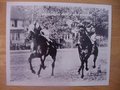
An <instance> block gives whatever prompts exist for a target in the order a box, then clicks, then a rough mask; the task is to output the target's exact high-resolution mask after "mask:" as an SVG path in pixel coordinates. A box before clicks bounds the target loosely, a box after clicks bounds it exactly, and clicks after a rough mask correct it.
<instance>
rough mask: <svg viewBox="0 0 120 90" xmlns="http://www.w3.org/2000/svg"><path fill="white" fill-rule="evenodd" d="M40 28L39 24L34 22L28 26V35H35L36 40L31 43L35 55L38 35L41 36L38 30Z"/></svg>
mask: <svg viewBox="0 0 120 90" xmlns="http://www.w3.org/2000/svg"><path fill="white" fill-rule="evenodd" d="M39 28H40V26H39V23H38V22H35V21H34V22H33V23H31V24H30V25H29V26H28V33H30V32H32V33H34V34H35V36H36V38H35V39H34V40H32V41H31V46H30V47H31V52H32V53H35V52H37V35H38V34H39V33H38V32H40V31H38V29H39Z"/></svg>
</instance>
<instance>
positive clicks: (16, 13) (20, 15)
mask: <svg viewBox="0 0 120 90" xmlns="http://www.w3.org/2000/svg"><path fill="white" fill-rule="evenodd" d="M11 19H18V20H24V11H23V10H22V8H21V7H18V6H13V7H12V8H11Z"/></svg>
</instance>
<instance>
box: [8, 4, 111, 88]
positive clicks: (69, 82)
mask: <svg viewBox="0 0 120 90" xmlns="http://www.w3.org/2000/svg"><path fill="white" fill-rule="evenodd" d="M6 11H7V12H6V13H7V14H6V74H7V75H6V82H7V85H13V86H14V85H17V86H96V85H109V74H110V53H111V52H110V50H111V26H112V25H111V19H112V13H111V5H104V4H103V5H102V4H83V3H61V2H7V10H6Z"/></svg>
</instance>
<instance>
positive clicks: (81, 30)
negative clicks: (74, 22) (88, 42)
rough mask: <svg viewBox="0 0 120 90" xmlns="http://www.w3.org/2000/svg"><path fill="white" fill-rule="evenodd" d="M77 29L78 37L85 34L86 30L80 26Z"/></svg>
mask: <svg viewBox="0 0 120 90" xmlns="http://www.w3.org/2000/svg"><path fill="white" fill-rule="evenodd" d="M78 29H79V32H78V33H79V34H80V36H84V35H85V34H86V28H85V26H83V25H81V26H78Z"/></svg>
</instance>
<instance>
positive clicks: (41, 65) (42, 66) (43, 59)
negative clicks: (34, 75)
mask: <svg viewBox="0 0 120 90" xmlns="http://www.w3.org/2000/svg"><path fill="white" fill-rule="evenodd" d="M45 58H46V57H45V56H41V57H40V60H41V64H40V69H39V71H38V77H40V72H41V70H42V68H43V69H45V68H46V66H45V65H44V61H45Z"/></svg>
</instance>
